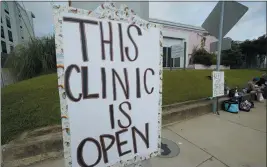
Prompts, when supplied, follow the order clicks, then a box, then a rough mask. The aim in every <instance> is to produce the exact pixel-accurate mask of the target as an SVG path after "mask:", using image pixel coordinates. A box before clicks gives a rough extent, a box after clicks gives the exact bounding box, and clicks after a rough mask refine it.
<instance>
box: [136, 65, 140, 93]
mask: <svg viewBox="0 0 267 167" xmlns="http://www.w3.org/2000/svg"><path fill="white" fill-rule="evenodd" d="M136 97H137V98H140V97H141V88H140V70H139V68H136Z"/></svg>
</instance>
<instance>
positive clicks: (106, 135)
mask: <svg viewBox="0 0 267 167" xmlns="http://www.w3.org/2000/svg"><path fill="white" fill-rule="evenodd" d="M105 138H109V139H110V140H111V142H110V144H109V145H108V146H107V147H106V144H105ZM114 142H115V137H114V136H112V135H109V134H104V135H101V136H100V143H101V146H102V152H103V159H104V162H105V163H108V155H107V151H108V150H109V149H110V148H111V147H112V145H113V144H114Z"/></svg>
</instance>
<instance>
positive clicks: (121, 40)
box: [118, 23, 124, 62]
mask: <svg viewBox="0 0 267 167" xmlns="http://www.w3.org/2000/svg"><path fill="white" fill-rule="evenodd" d="M118 26H119V38H120V51H121V61H122V62H124V52H123V35H122V28H121V23H118Z"/></svg>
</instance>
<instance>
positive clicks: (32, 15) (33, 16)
mask: <svg viewBox="0 0 267 167" xmlns="http://www.w3.org/2000/svg"><path fill="white" fill-rule="evenodd" d="M14 2H15V3H16V4H17V5H18V6H19V7H20V8H21V10H24V11H26V13H27V12H30V13H31V17H32V18H35V15H34V13H32V11H29V10H27V9H24V7H22V6H21V5H20V4H19V3H18V2H17V1H14Z"/></svg>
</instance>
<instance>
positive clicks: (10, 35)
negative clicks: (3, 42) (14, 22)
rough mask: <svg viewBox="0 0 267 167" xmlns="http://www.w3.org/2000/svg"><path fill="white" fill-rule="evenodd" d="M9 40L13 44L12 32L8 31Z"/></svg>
mask: <svg viewBox="0 0 267 167" xmlns="http://www.w3.org/2000/svg"><path fill="white" fill-rule="evenodd" d="M8 39H9V41H11V42H13V37H12V32H11V31H10V30H8Z"/></svg>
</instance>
